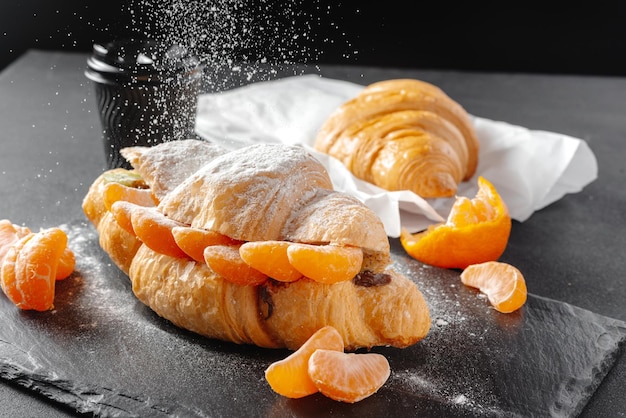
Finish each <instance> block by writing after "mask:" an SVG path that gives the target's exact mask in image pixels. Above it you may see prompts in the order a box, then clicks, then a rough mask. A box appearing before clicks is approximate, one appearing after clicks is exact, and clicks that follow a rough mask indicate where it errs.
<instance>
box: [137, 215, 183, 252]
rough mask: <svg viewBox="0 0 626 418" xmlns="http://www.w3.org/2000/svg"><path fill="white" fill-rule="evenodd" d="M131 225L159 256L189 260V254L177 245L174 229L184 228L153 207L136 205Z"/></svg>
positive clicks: (138, 236) (138, 235)
mask: <svg viewBox="0 0 626 418" xmlns="http://www.w3.org/2000/svg"><path fill="white" fill-rule="evenodd" d="M130 220H131V223H132V226H133V231H135V234H136V235H137V238H139V240H141V242H143V243H144V244H145V245H146V246H147V247H149V248H150V249H152V250H154V251H156V252H157V253H159V254H164V255H168V256H170V257H174V258H187V254H185V252H184V251H183V250H181V249H180V247H179V246H178V245H177V244H176V240H175V239H174V236H173V235H172V228H174V227H177V226H183V224H182V223H180V222H177V221H175V220H173V219H170V218H168V217H166V216H165V215H163V214H162V213H161V212H159V211H158V210H156V208H152V207H143V206H139V205H135V206H134V207H133V210H132V213H131V218H130Z"/></svg>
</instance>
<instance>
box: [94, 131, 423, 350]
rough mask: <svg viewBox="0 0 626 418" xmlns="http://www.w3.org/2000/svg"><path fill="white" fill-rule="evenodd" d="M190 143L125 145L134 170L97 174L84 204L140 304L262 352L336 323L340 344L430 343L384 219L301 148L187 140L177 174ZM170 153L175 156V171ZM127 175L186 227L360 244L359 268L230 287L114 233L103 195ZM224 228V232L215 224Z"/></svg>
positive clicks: (205, 269)
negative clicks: (338, 188) (397, 266)
mask: <svg viewBox="0 0 626 418" xmlns="http://www.w3.org/2000/svg"><path fill="white" fill-rule="evenodd" d="M186 142H187V141H179V143H177V144H174V145H167V144H170V143H166V144H161V145H158V146H156V147H153V148H152V149H148V148H141V147H138V148H133V149H128V150H127V152H126V154H127V155H129V156H130V155H132V158H129V159H130V161H131V164H133V166H134V167H135V171H126V170H123V169H114V170H110V171H108V172H105V173H103V174H102V175H101V176H100V177H99V178H98V179H96V180H95V181H94V183H93V184H92V186H91V188H90V190H89V192H88V194H87V195H86V197H85V199H84V201H83V209H84V212H85V214H86V216H87V218H88V219H89V220H90V221H91V222H92V223H93V224H94V225H95V226H96V229H97V230H98V233H99V237H100V238H99V240H100V245H101V247H102V248H103V249H104V250H105V251H106V252H107V253H108V254H109V256H110V257H111V259H112V261H113V262H115V264H116V265H117V266H118V267H119V268H120V269H122V270H123V271H124V272H126V273H127V274H128V275H129V277H130V280H131V282H132V289H133V292H134V294H135V295H136V296H137V298H138V299H139V300H141V301H142V302H143V303H145V304H146V305H148V306H149V307H150V308H151V309H153V310H154V311H155V312H156V313H157V314H159V315H160V316H162V317H163V318H166V319H167V320H169V321H171V322H172V323H174V324H176V325H177V326H180V327H182V328H185V329H188V330H191V331H193V332H196V333H199V334H201V335H204V336H207V337H210V338H217V339H221V340H225V341H232V342H234V343H238V344H254V345H258V346H261V347H271V348H280V347H286V348H290V349H297V348H298V347H300V346H301V345H302V344H303V343H304V342H305V341H306V340H307V339H308V338H309V337H310V336H311V335H312V334H313V333H314V332H315V331H316V330H317V329H319V328H321V327H323V326H325V325H332V326H334V327H335V328H337V330H338V331H339V332H340V333H341V335H342V336H343V338H344V343H345V345H346V347H347V349H356V348H359V347H372V346H380V345H389V346H395V347H406V346H409V345H412V344H414V343H416V342H417V341H419V340H421V339H422V338H424V337H425V336H426V334H427V333H428V330H429V328H430V316H429V312H428V307H427V304H426V302H425V300H424V298H423V295H422V294H421V293H420V291H419V289H418V287H417V285H416V284H415V283H414V282H412V281H411V280H409V279H408V278H406V277H405V276H403V275H401V274H399V273H398V272H396V271H395V270H393V268H392V267H391V266H390V256H389V242H388V239H387V237H386V235H385V234H384V230H383V229H382V226H381V225H380V220H378V218H377V217H376V216H375V215H373V213H372V212H371V211H370V210H369V209H367V207H365V206H364V205H363V204H361V203H360V202H359V201H357V200H355V199H353V198H351V197H348V196H346V195H343V194H341V193H338V192H335V191H333V190H332V186H331V184H330V182H329V181H327V174H326V173H325V171H324V170H323V168H321V169H320V167H322V166H321V164H319V162H317V160H315V159H313V158H312V157H311V156H310V155H309V154H308V153H306V151H304V150H303V149H302V148H299V147H286V146H282V145H280V146H279V145H271V146H269V145H264V146H253V147H252V148H250V149H246V150H238V151H232V152H226V151H223V150H217V149H216V148H215V147H214V146H211V145H203V144H202V143H200V142H198V141H192V140H190V141H189V142H188V146H189V147H190V148H191V149H193V152H192V153H191V154H193V156H190V158H192V160H193V161H194V162H193V163H191V164H192V165H195V168H194V169H192V170H191V169H188V168H181V167H179V165H180V164H181V163H183V161H184V160H185V158H182V159H181V158H178V157H179V156H180V155H182V154H185V153H186V151H184V148H185V146H187V145H185V143H186ZM169 147H172V149H173V150H175V151H174V152H173V153H172V154H173V155H176V156H178V157H175V158H172V163H171V164H170V163H168V162H167V157H166V156H167V155H168V148H169ZM205 147H206V149H205ZM203 149H205V150H204V151H202V150H203ZM216 151H217V152H216ZM240 159H243V160H241V161H240ZM267 159H269V160H271V161H268V160H267ZM246 171H248V173H247V174H246ZM129 177H130V178H137V187H142V188H145V187H150V188H151V187H152V184H151V183H155V184H158V186H156V187H157V190H158V194H159V196H160V199H158V200H159V204H158V206H157V207H155V208H153V209H154V210H156V211H159V212H160V213H161V214H162V216H166V217H168V218H169V219H172V220H175V221H176V222H178V223H179V224H181V225H187V226H189V227H193V228H199V229H201V228H204V229H207V230H212V231H218V232H220V233H221V234H225V235H228V234H233V235H236V236H231V237H232V238H234V239H237V240H239V241H269V240H284V241H289V242H299V243H309V244H315V245H337V246H343V245H346V246H352V247H353V246H360V247H361V249H362V250H363V264H362V267H361V270H360V272H359V273H358V274H357V275H356V276H355V277H354V278H353V279H352V280H344V281H339V282H337V283H333V284H327V283H321V282H319V281H315V280H312V279H309V278H307V277H302V278H300V279H299V280H296V281H293V282H288V283H287V282H279V281H277V280H274V279H272V278H269V279H268V280H266V281H265V282H263V283H262V284H260V285H241V284H236V283H234V282H232V281H229V280H227V279H225V278H224V277H222V276H220V275H219V274H218V273H216V272H215V271H213V270H212V269H211V268H210V267H209V266H208V264H207V263H203V262H198V261H196V260H194V259H192V258H191V257H174V256H172V255H166V254H162V253H159V252H158V251H155V250H154V249H151V248H150V247H149V246H148V245H146V243H143V242H142V241H141V240H140V239H139V238H138V237H137V236H135V235H134V234H133V233H131V232H129V231H128V230H127V229H126V228H123V227H122V226H120V224H119V223H118V220H116V217H115V216H113V215H112V212H111V211H110V209H109V208H110V206H111V204H110V202H109V203H108V205H107V204H105V197H104V196H105V189H106V188H107V184H109V183H111V182H117V181H121V180H119V179H120V178H124V179H125V180H124V182H125V183H126V184H128V178H129ZM309 178H310V179H311V180H310V181H307V179H309ZM285 190H287V191H290V192H294V193H295V194H296V196H297V197H296V198H294V197H293V196H292V195H291V193H281V192H284V191H285ZM302 190H305V192H302ZM270 198H271V199H278V200H281V199H282V200H283V202H268V199H270ZM255 199H257V200H258V201H256V202H255ZM285 202H286V203H285ZM248 206H251V207H253V208H254V210H249V209H250V208H249V207H248ZM206 212H209V214H207V213H206ZM231 218H234V219H237V225H233V224H232V223H233V222H232V220H231ZM276 218H279V219H276ZM265 219H268V220H271V223H269V224H266V221H265ZM221 222H224V223H228V225H227V226H225V227H223V228H220V225H221ZM241 225H245V228H242V227H241ZM226 233H228V234H226Z"/></svg>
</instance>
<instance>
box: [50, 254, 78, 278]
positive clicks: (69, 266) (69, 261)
mask: <svg viewBox="0 0 626 418" xmlns="http://www.w3.org/2000/svg"><path fill="white" fill-rule="evenodd" d="M75 268H76V255H75V254H74V251H72V250H71V248H70V247H65V249H64V250H63V254H61V258H60V259H59V264H58V265H57V274H56V276H55V279H56V280H63V279H67V278H68V277H70V276H71V275H72V273H73V272H74V269H75Z"/></svg>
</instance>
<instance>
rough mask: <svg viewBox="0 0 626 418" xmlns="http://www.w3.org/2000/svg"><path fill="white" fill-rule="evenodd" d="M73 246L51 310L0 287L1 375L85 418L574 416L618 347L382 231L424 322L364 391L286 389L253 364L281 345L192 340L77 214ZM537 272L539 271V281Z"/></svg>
mask: <svg viewBox="0 0 626 418" xmlns="http://www.w3.org/2000/svg"><path fill="white" fill-rule="evenodd" d="M63 227H64V228H65V229H66V231H67V232H68V235H69V237H70V246H71V247H72V248H73V249H74V251H75V253H76V255H77V269H76V272H75V273H74V275H73V276H71V277H70V278H68V279H66V280H64V281H62V282H59V283H58V286H57V296H56V299H55V305H56V308H55V310H53V311H51V312H46V313H36V312H21V311H19V310H18V309H16V308H15V307H14V306H13V305H12V304H11V303H10V302H9V301H8V300H7V299H6V298H4V297H0V377H2V378H3V379H5V380H9V381H13V382H15V383H17V384H18V385H21V386H23V387H26V388H28V389H30V390H32V391H34V392H37V393H40V394H43V395H44V396H46V397H48V398H49V399H52V400H54V401H57V402H59V403H61V404H63V405H66V406H68V407H70V408H71V409H73V410H75V411H77V412H79V413H88V414H92V415H97V416H152V417H159V416H193V417H196V416H197V417H205V416H206V417H209V416H210V417H231V416H232V417H242V416H267V417H283V416H297V417H313V416H319V415H320V414H323V415H332V416H335V417H352V416H354V417H357V416H358V417H378V416H407V415H419V416H467V415H473V416H506V417H513V416H520V417H521V416H524V417H528V416H549V415H551V416H576V415H577V414H579V413H580V412H581V410H582V408H583V407H584V405H585V404H586V402H587V401H588V400H589V398H590V397H591V395H592V394H593V392H594V391H595V389H596V388H597V386H598V385H599V383H600V382H601V380H602V379H603V378H604V376H605V375H606V373H607V372H608V370H609V369H610V368H611V367H612V365H613V364H614V362H615V359H616V358H617V356H619V355H621V352H622V348H623V346H624V342H625V341H626V323H624V322H621V321H618V320H614V319H611V318H607V317H604V316H600V315H597V314H594V313H592V312H589V311H586V310H583V309H580V308H577V307H574V306H571V305H568V304H564V303H560V302H557V301H554V300H549V299H545V298H541V297H537V296H533V295H530V296H529V299H528V302H527V304H526V305H525V306H524V308H523V309H521V310H520V311H518V312H515V313H513V314H508V315H505V314H501V313H498V312H496V311H495V310H493V309H492V308H490V306H489V303H488V302H487V300H486V298H485V297H483V296H481V295H480V294H479V293H478V292H477V291H475V290H473V289H469V288H466V287H465V286H463V285H462V284H461V283H460V280H459V272H458V271H455V270H442V269H437V268H433V267H429V266H425V265H423V264H421V263H419V262H417V261H415V260H412V259H411V258H409V257H407V256H406V255H405V253H404V252H403V250H402V248H401V247H400V245H399V243H398V241H397V240H393V241H392V248H393V259H394V263H395V264H396V267H397V268H398V269H399V270H401V271H402V272H403V273H405V274H407V275H408V276H409V277H411V278H412V279H413V280H415V281H416V282H417V283H418V285H419V286H420V288H421V290H422V292H423V293H424V295H425V297H426V299H427V301H428V303H429V305H430V309H431V315H432V319H433V326H432V329H431V332H430V333H429V335H428V336H427V338H425V339H424V340H423V341H421V342H420V343H418V344H416V345H414V346H412V347H410V348H407V349H403V350H399V349H394V348H386V347H385V348H376V349H374V351H376V352H379V353H382V354H384V355H385V356H386V357H387V358H388V360H389V362H390V364H391V368H392V374H391V377H390V378H389V380H388V381H387V383H386V384H385V385H384V386H383V387H382V388H381V389H380V390H379V391H378V393H376V394H374V395H373V396H371V397H369V398H367V399H365V400H363V401H361V402H359V403H356V404H343V403H339V402H335V401H332V400H330V399H327V398H325V397H324V396H322V395H313V396H310V397H307V398H304V399H299V400H293V399H287V398H284V397H281V396H279V395H277V394H275V393H274V392H272V390H271V389H270V387H269V386H268V384H267V383H266V381H265V379H264V374H263V372H264V370H265V368H266V367H267V366H269V364H270V363H272V362H273V361H276V360H278V359H281V358H284V357H285V356H286V355H288V354H289V352H288V351H286V350H268V349H261V348H257V347H252V346H239V345H235V344H231V343H227V342H221V341H215V340H210V339H206V338H203V337H199V336H197V335H195V334H192V333H189V332H186V331H184V330H180V329H178V328H176V327H174V326H173V325H171V324H170V323H169V322H167V321H165V320H163V319H161V318H159V317H158V316H157V315H155V314H154V313H153V312H152V311H151V310H150V309H148V308H147V307H145V306H143V305H142V304H141V303H140V302H138V301H137V300H136V299H135V298H134V296H133V295H132V293H131V289H130V283H129V280H128V278H127V277H126V276H125V275H124V274H123V273H121V272H120V271H119V270H118V269H117V268H116V267H115V266H114V265H113V264H112V263H111V262H110V261H109V259H108V258H107V256H106V254H105V253H104V252H103V251H102V250H101V249H100V248H99V246H98V238H97V235H96V233H95V230H94V228H93V227H92V226H91V225H88V224H85V223H84V222H82V221H76V222H74V223H72V224H68V225H64V226H63ZM547 279H549V278H546V280H547Z"/></svg>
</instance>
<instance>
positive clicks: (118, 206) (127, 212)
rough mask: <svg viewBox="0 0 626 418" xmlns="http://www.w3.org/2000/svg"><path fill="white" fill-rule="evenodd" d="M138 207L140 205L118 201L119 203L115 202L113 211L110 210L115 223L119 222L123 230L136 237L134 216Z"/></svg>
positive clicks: (112, 207)
mask: <svg viewBox="0 0 626 418" xmlns="http://www.w3.org/2000/svg"><path fill="white" fill-rule="evenodd" d="M137 206H138V205H137V204H135V203H131V202H127V201H125V200H118V201H117V202H113V204H112V205H111V209H109V211H110V212H111V215H113V219H115V222H117V224H118V225H119V226H120V227H121V228H122V229H123V230H125V231H126V232H128V233H129V234H132V235H136V234H135V230H134V229H133V222H132V214H133V212H134V211H135V208H136V207H137Z"/></svg>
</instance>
